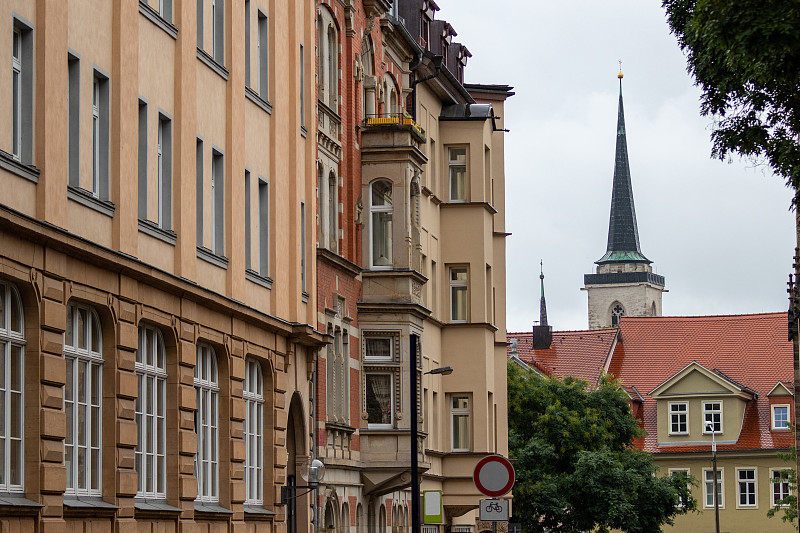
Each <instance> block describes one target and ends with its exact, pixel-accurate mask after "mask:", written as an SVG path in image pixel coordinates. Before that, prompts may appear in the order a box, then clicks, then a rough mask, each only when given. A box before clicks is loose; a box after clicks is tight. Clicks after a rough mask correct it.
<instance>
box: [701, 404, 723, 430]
mask: <svg viewBox="0 0 800 533" xmlns="http://www.w3.org/2000/svg"><path fill="white" fill-rule="evenodd" d="M709 425H711V428H709ZM703 433H722V402H703Z"/></svg>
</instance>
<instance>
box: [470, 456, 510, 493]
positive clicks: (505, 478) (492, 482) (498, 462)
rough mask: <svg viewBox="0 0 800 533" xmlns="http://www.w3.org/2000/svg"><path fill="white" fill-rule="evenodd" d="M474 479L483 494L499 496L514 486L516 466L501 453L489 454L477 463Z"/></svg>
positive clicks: (473, 474)
mask: <svg viewBox="0 0 800 533" xmlns="http://www.w3.org/2000/svg"><path fill="white" fill-rule="evenodd" d="M472 479H473V481H475V486H476V487H477V488H478V490H479V491H480V492H481V494H485V495H486V496H489V497H490V498H499V497H500V496H502V495H504V494H507V493H508V491H510V490H511V487H513V486H514V467H513V466H511V463H510V462H509V460H508V459H506V458H505V457H503V456H501V455H487V456H486V457H484V458H483V459H481V460H480V461H478V464H477V465H475V471H474V472H473V473H472Z"/></svg>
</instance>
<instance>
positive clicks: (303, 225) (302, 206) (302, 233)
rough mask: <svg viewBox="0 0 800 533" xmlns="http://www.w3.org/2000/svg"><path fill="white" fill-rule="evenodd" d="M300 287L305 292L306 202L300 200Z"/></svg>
mask: <svg viewBox="0 0 800 533" xmlns="http://www.w3.org/2000/svg"><path fill="white" fill-rule="evenodd" d="M300 287H301V290H302V291H303V293H305V292H306V203H305V202H300Z"/></svg>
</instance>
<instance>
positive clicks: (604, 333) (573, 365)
mask: <svg viewBox="0 0 800 533" xmlns="http://www.w3.org/2000/svg"><path fill="white" fill-rule="evenodd" d="M616 335H617V330H616V328H615V329H596V330H591V331H554V332H553V342H552V343H551V344H550V348H548V349H547V350H534V349H533V333H532V332H530V331H527V332H521V333H509V334H508V335H507V336H508V339H509V340H510V339H517V355H518V356H519V358H520V359H522V360H523V361H525V363H527V364H529V365H531V366H533V367H535V368H536V369H537V370H539V371H540V372H542V373H543V374H545V375H547V376H557V377H560V378H563V377H566V376H573V377H576V378H578V379H582V380H584V381H588V382H589V383H590V384H591V385H595V384H596V383H597V380H598V378H599V377H600V375H601V374H602V373H603V368H604V366H605V364H606V360H607V359H608V356H609V353H610V352H611V348H612V346H613V345H614V338H615V337H616ZM511 353H512V351H511V346H509V348H508V354H509V355H511ZM773 385H774V383H773Z"/></svg>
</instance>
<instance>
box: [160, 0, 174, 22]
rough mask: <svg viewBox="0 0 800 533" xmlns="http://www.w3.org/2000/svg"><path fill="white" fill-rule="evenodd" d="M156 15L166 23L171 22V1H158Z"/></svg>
mask: <svg viewBox="0 0 800 533" xmlns="http://www.w3.org/2000/svg"><path fill="white" fill-rule="evenodd" d="M158 14H159V15H161V18H162V19H164V20H166V21H167V22H172V0H158Z"/></svg>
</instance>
